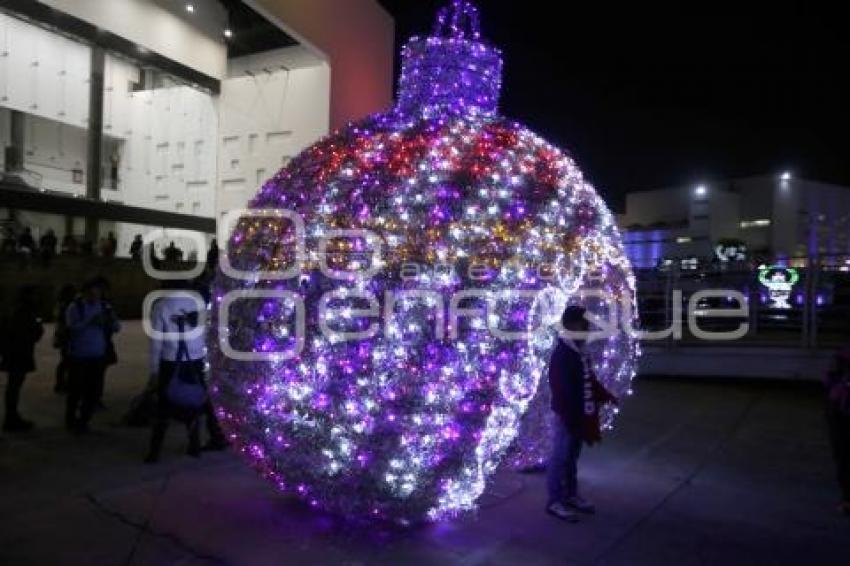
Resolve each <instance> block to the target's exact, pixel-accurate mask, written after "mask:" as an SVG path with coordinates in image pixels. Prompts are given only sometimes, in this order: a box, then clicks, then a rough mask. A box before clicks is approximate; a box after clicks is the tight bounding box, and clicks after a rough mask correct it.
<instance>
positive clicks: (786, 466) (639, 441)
mask: <svg viewBox="0 0 850 566" xmlns="http://www.w3.org/2000/svg"><path fill="white" fill-rule="evenodd" d="M117 346H118V349H119V355H120V356H121V363H120V365H119V366H118V367H115V368H112V369H111V370H110V372H109V375H108V386H107V387H108V390H107V398H106V402H107V405H108V406H109V410H108V411H106V412H103V413H99V414H98V416H97V417H96V420H95V423H94V432H93V433H92V434H91V435H89V436H87V437H81V438H76V437H71V436H70V435H68V433H66V432H65V430H64V429H63V428H62V426H61V425H62V407H63V399H62V398H61V397H59V396H57V395H55V394H54V393H53V392H52V390H51V388H52V375H51V374H52V369H53V364H54V357H53V356H54V354H53V352H52V351H51V350H50V348H49V340H48V339H45V340H43V343H42V344H41V345H40V346H39V356H38V358H39V368H40V369H39V371H38V373H36V374H33V375H31V376H30V378H29V381H28V382H27V384H26V387H25V391H24V401H23V403H22V412H23V414H24V415H25V416H27V417H28V418H31V419H33V420H35V421H36V422H37V424H38V425H39V428H38V429H37V430H36V431H35V432H33V433H31V434H28V435H26V436H10V435H8V434H6V435H4V436H3V437H2V439H0V517H2V519H1V520H0V521H2V523H0V525H2V526H0V564H3V565H4V566H17V565H26V566H31V565H39V564H61V565H76V564H80V565H98V566H100V565H112V564H116V565H117V564H135V565H148V564H151V565H159V564H181V565H195V564H198V565H200V564H234V565H239V564H245V565H252V566H254V565H265V564H269V565H272V564H273V565H289V564H292V565H298V566H308V565H311V566H312V565H337V564H339V565H350V566H354V565H372V564H376V565H379V564H381V565H382V564H386V565H407V564H410V565H418V564H423V565H424V564H427V565H440V566H442V565H455V564H457V565H469V566H473V565H522V566H536V565H548V564H562V565H567V564H610V565H629V566H633V565H642V564H653V565H654V564H659V565H667V564H671V565H676V566H687V565H691V564H693V565H712V564H717V565H734V564H746V565H754V564H766V565H767V564H769V565H778V564H789V565H791V564H795V565H796V564H806V565H815V564H848V563H850V519H845V518H842V517H839V516H837V514H836V513H835V507H836V503H837V501H836V498H837V492H836V487H835V484H834V478H833V468H832V463H831V460H830V458H829V452H828V445H827V441H826V435H825V430H824V425H823V417H822V411H821V400H820V397H819V391H818V389H817V387H814V386H804V385H794V384H768V383H752V382H748V383H736V382H726V383H722V382H706V381H694V380H690V381H684V380H669V379H668V380H649V379H647V380H641V381H640V382H639V383H638V385H637V387H636V390H637V395H636V396H635V397H634V398H633V399H631V400H630V401H629V402H628V404H626V405H625V407H624V409H623V413H622V418H621V420H620V421H619V422H618V426H617V428H616V430H615V431H614V433H613V434H611V435H610V436H608V437H607V438H606V440H605V442H604V443H603V445H602V446H601V447H598V448H594V449H592V450H589V451H588V452H587V453H586V456H585V458H584V460H583V462H582V464H583V465H582V470H581V472H582V474H581V475H582V484H583V486H584V491H585V494H586V495H587V496H588V497H589V498H592V499H593V500H594V501H595V502H596V503H597V506H598V508H599V513H598V515H596V516H593V517H589V518H587V519H586V520H584V521H582V522H581V523H579V524H576V525H569V524H565V523H561V522H559V521H557V520H555V519H552V518H550V517H548V516H547V515H545V514H544V513H543V503H544V489H543V477H542V476H539V475H531V476H528V475H519V474H515V473H513V472H508V471H505V472H502V473H500V474H499V476H498V478H497V479H496V481H495V482H494V483H493V485H492V486H491V488H490V489H489V490H488V492H487V494H486V495H485V496H484V497H483V499H482V501H481V503H482V505H481V509H480V511H478V512H477V513H476V514H473V515H469V516H467V517H464V518H462V519H459V520H456V521H451V522H446V523H442V524H438V525H431V526H426V527H419V528H412V529H400V528H395V527H392V526H387V525H351V524H345V523H343V522H341V521H339V520H338V519H335V518H334V517H331V516H327V515H323V514H317V513H314V512H311V511H309V510H307V509H305V507H304V506H302V505H301V504H300V503H298V502H297V501H294V500H292V499H291V498H289V497H286V496H283V495H280V494H278V493H276V492H275V491H274V490H273V489H272V488H271V487H270V486H269V485H268V484H267V483H266V482H265V481H263V480H262V479H260V478H258V477H257V476H256V475H255V474H254V473H253V472H252V471H251V470H249V469H247V468H246V467H245V466H244V465H243V463H242V462H241V461H240V460H239V459H237V458H236V457H235V456H234V455H233V454H231V453H220V454H213V455H205V456H204V457H203V458H202V459H201V460H197V461H196V460H192V459H190V458H188V457H186V456H184V455H183V450H184V442H185V435H184V434H183V433H182V431H181V430H180V429H179V428H178V427H177V426H175V427H173V428H172V430H171V433H170V436H169V440H168V445H167V449H166V451H165V454H164V457H163V463H162V464H160V465H158V466H153V467H151V466H145V465H143V464H142V463H141V461H142V457H143V456H144V452H145V448H146V444H147V431H146V430H134V429H127V428H123V427H121V426H119V425H118V421H119V419H120V416H121V414H122V413H123V412H124V410H125V409H126V407H127V404H128V403H129V400H130V398H131V397H132V396H133V395H134V394H135V393H137V392H138V391H139V390H140V389H141V388H142V386H143V384H144V382H145V379H146V375H147V367H146V359H147V347H146V343H145V341H144V339H143V337H142V335H141V330H140V327H139V325H137V324H128V325H126V326H125V331H124V332H123V333H122V334H121V335H120V338H119V340H118V343H117Z"/></svg>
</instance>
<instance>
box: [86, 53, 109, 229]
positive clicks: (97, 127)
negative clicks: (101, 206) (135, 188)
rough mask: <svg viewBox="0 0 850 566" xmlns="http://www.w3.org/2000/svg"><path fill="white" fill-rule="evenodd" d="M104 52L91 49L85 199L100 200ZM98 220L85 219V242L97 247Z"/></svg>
mask: <svg viewBox="0 0 850 566" xmlns="http://www.w3.org/2000/svg"><path fill="white" fill-rule="evenodd" d="M105 65H106V57H105V52H104V50H103V48H102V47H98V46H92V48H91V81H90V82H89V131H88V155H87V167H86V173H87V174H86V197H87V198H90V199H95V200H100V186H101V181H102V180H101V178H100V177H101V162H102V161H103V159H102V155H103V87H104V68H105ZM98 236H99V234H98V219H97V218H86V240H88V241H90V242H92V243H93V244H94V245H97V239H98Z"/></svg>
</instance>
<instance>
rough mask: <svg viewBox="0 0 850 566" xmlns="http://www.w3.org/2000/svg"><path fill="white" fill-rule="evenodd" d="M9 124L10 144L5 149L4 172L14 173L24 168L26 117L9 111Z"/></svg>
mask: <svg viewBox="0 0 850 566" xmlns="http://www.w3.org/2000/svg"><path fill="white" fill-rule="evenodd" d="M11 118H12V119H11V121H10V124H9V130H10V132H9V133H10V136H9V139H10V143H9V147H8V148H7V149H6V171H16V170H18V169H23V167H24V123H25V120H26V115H25V114H24V113H23V112H19V111H17V110H12V111H11Z"/></svg>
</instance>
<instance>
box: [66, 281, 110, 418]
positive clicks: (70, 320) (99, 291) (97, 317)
mask: <svg viewBox="0 0 850 566" xmlns="http://www.w3.org/2000/svg"><path fill="white" fill-rule="evenodd" d="M105 290H106V282H105V281H104V280H103V279H101V278H97V279H92V280H89V281H87V282H86V283H85V284H83V286H82V289H81V296H80V297H79V298H77V299H76V300H74V301H73V302H72V303H71V304H70V305H68V308H67V310H66V311H65V323H66V326H67V328H68V334H69V340H68V369H69V372H68V374H69V375H68V398H67V403H66V410H65V425H66V426H67V428H68V430H70V431H72V432H76V433H84V432H87V431H88V427H89V422H90V421H91V417H92V414H93V413H94V410H95V408H96V407H97V404H98V402H99V396H100V395H101V394H102V391H103V380H104V375H105V373H106V368H107V367H108V366H110V365H112V364H114V363H115V362H116V356H115V348H114V346H113V344H112V335H113V334H115V333H116V332H118V331H119V330H120V329H121V323H120V322H119V320H118V317H117V316H116V314H115V312H114V311H113V309H112V305H110V304H109V303H108V302H107V301H106V300H105V298H104V292H105Z"/></svg>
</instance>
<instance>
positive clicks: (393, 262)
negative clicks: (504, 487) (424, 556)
mask: <svg viewBox="0 0 850 566" xmlns="http://www.w3.org/2000/svg"><path fill="white" fill-rule="evenodd" d="M451 8H452V10H448V11H444V12H441V14H440V16H439V18H438V27H437V29H438V32H437V35H435V37H432V38H429V39H426V40H413V41H412V42H411V44H410V45H409V46H408V48H407V49H406V51H405V59H406V60H405V65H404V76H403V78H402V81H401V89H400V95H399V103H398V106H397V107H396V108H395V109H394V110H393V111H391V112H388V113H386V114H380V115H376V116H372V117H370V118H368V119H366V120H364V121H362V122H360V123H357V124H353V125H350V126H349V127H347V128H344V129H343V130H341V131H339V132H336V133H334V134H333V135H331V136H330V137H328V138H326V139H324V140H322V141H320V142H319V143H317V144H316V145H314V146H313V147H311V148H309V149H308V150H306V151H305V152H303V153H302V154H301V155H300V156H299V157H297V158H296V159H295V160H293V161H292V162H291V163H290V165H289V166H287V167H286V168H285V169H283V170H282V171H280V172H279V173H278V174H277V175H276V176H275V177H274V178H273V179H271V180H270V181H268V182H267V183H266V184H265V185H264V186H263V188H262V189H261V191H260V193H259V194H258V196H257V197H256V198H255V199H254V201H253V202H252V203H251V208H252V209H257V210H265V209H281V208H282V209H288V210H292V211H296V212H297V213H299V214H300V215H301V217H302V218H303V219H304V223H305V227H306V246H305V249H306V262H305V265H304V266H303V270H302V275H301V277H296V278H294V279H289V280H270V279H264V278H263V277H261V276H260V275H257V276H256V277H254V278H253V279H252V280H251V281H243V280H239V279H235V278H231V277H228V276H226V275H225V274H220V275H219V277H218V278H217V280H216V284H215V290H214V295H215V305H214V306H218V305H220V304H221V302H222V301H223V300H224V297H226V296H227V295H228V293H231V292H233V291H243V290H265V291H268V290H277V291H292V292H297V293H298V294H299V295H300V296H303V297H304V305H305V311H306V314H305V318H306V324H305V327H306V339H305V342H304V345H303V350H302V351H301V352H300V354H299V355H298V356H297V357H295V358H294V359H290V360H286V359H284V358H283V357H282V356H281V357H278V358H273V359H271V360H270V361H263V362H244V361H238V360H234V359H232V358H231V357H228V356H226V355H224V354H223V352H222V350H221V348H220V341H219V340H226V341H227V342H228V343H229V344H230V345H232V346H233V348H235V349H236V350H239V351H246V352H278V351H286V350H287V349H291V348H293V347H294V344H295V340H294V336H293V330H292V328H293V322H292V321H293V315H294V312H295V310H296V308H297V306H298V305H297V304H296V303H295V301H290V300H285V301H278V300H269V299H257V300H242V301H239V302H235V303H234V304H233V305H232V307H231V309H230V312H229V315H230V316H229V317H228V320H227V321H226V323H225V321H222V320H219V319H218V318H217V315H218V312H217V309H216V308H214V309H213V321H214V322H213V325H212V331H211V332H210V340H211V342H210V351H211V366H212V369H213V371H212V376H213V397H214V401H215V404H216V409H217V413H218V415H219V417H220V418H221V420H222V424H223V426H224V427H225V429H226V430H227V431H228V433H229V435H230V437H231V439H232V440H233V441H234V443H235V445H236V446H238V448H239V450H240V451H241V452H242V453H243V454H244V455H245V456H246V457H247V458H248V459H249V460H250V461H251V462H252V464H253V465H254V466H255V467H256V468H257V469H258V470H259V471H260V472H261V473H262V474H264V475H265V476H267V477H268V478H270V479H271V480H272V481H274V482H275V484H276V485H277V486H278V487H279V488H280V489H281V490H284V491H287V492H291V493H294V494H297V495H299V496H300V497H302V498H303V499H304V500H306V501H307V502H309V503H310V504H311V505H314V506H317V507H321V508H324V509H328V510H331V511H333V512H337V513H340V514H343V515H346V516H352V517H363V516H368V517H378V518H384V519H391V520H397V521H416V520H421V519H438V518H442V517H445V516H450V515H453V514H455V513H458V512H461V511H464V510H468V509H472V508H474V505H475V501H476V499H477V498H478V497H479V496H480V495H481V493H482V492H483V490H484V488H485V485H486V481H487V479H488V477H490V476H491V475H492V473H493V472H494V471H495V470H496V469H497V467H498V466H499V465H500V463H501V462H502V460H503V458H504V457H505V455H506V454H507V452H508V449H509V448H510V446H511V444H512V443H513V442H514V441H515V440H517V437H518V434H520V429H521V428H522V430H523V432H522V434H521V436H520V442H519V446H518V452H517V454H518V456H517V457H518V458H519V459H520V460H523V459H524V460H530V459H535V458H538V457H539V456H538V454H539V452H540V446H541V444H542V442H541V441H542V438H538V437H540V436H541V435H545V431H541V430H540V429H539V427H538V426H537V425H534V424H533V422H534V421H535V419H531V420H530V421H529V423H531V424H526V425H525V426H524V427H523V418H524V416H525V415H526V413H527V412H528V409H529V405H530V404H532V401H533V400H534V399H535V397H536V396H537V395H538V392H543V391H545V389H546V380H545V373H546V366H547V362H548V357H549V353H550V352H551V349H552V347H553V345H554V343H555V340H556V334H555V331H554V330H553V329H552V327H551V326H548V325H541V324H540V323H541V322H543V323H547V324H549V323H551V322H552V321H554V320H557V318H558V315H559V314H560V312H561V309H562V308H563V306H564V303H565V302H566V301H567V300H572V299H574V295H575V293H576V292H577V291H579V290H580V289H586V288H590V287H592V288H596V289H600V290H605V291H607V292H609V293H611V294H612V296H614V297H617V298H625V299H626V300H627V301H631V300H632V299H633V296H634V281H633V277H632V274H631V267H630V265H629V263H628V261H627V259H626V257H625V255H624V253H623V251H622V248H621V245H620V237H619V234H618V232H617V229H616V227H615V224H614V219H613V218H612V216H611V214H610V213H609V211H608V210H607V208H606V207H605V205H604V203H603V202H602V200H601V199H600V198H599V197H598V195H597V194H596V192H595V191H594V189H593V188H592V187H591V186H590V185H589V184H588V183H587V182H585V181H584V179H583V178H582V175H581V173H580V171H579V170H578V168H577V167H576V165H575V164H574V163H573V161H572V159H570V158H569V157H567V156H566V155H564V154H563V153H562V152H560V151H559V150H558V149H557V148H554V147H552V146H551V145H549V144H548V143H546V142H545V141H544V140H542V139H541V138H540V137H538V136H536V135H535V134H533V133H532V132H530V131H528V130H526V129H524V128H523V127H522V126H520V125H518V124H515V123H511V122H508V121H505V120H503V119H502V118H500V117H498V116H497V114H496V103H497V96H498V88H499V81H500V77H501V60H500V59H499V56H498V52H497V51H495V50H494V49H492V48H490V47H488V46H485V45H484V44H482V43H480V39H479V35H478V33H479V32H478V29H477V12H476V11H475V9H474V7H472V6H471V4H469V3H468V2H465V1H461V0H454V2H453V3H452V6H451ZM350 229H367V230H370V231H372V232H374V233H375V234H378V235H379V236H380V237H381V240H382V243H381V245H380V248H381V252H382V253H381V261H380V265H379V266H378V267H380V269H379V270H378V272H377V273H376V274H374V275H372V276H370V277H354V276H352V277H347V278H344V279H342V280H340V279H335V278H332V277H328V276H327V274H325V273H323V272H322V271H321V270H320V269H319V268H318V267H319V265H320V263H321V260H323V259H326V260H327V262H328V263H329V264H330V266H331V267H334V268H335V269H340V270H343V269H348V270H357V269H361V270H362V269H364V268H365V267H366V266H368V265H369V264H370V262H372V261H373V260H372V259H371V257H372V253H371V249H372V248H374V247H375V245H376V244H375V243H374V242H372V243H371V244H369V243H367V242H365V241H363V240H361V239H353V240H352V239H349V240H345V239H342V238H337V239H334V240H333V242H332V243H331V245H330V246H329V247H328V248H327V256H326V258H323V257H321V256H320V255H319V250H320V249H321V246H320V244H319V242H320V240H322V239H323V238H324V237H325V236H327V235H328V234H329V233H330V232H332V231H334V230H350ZM295 238H296V231H295V230H294V228H293V225H292V223H291V222H289V221H285V220H281V219H278V218H272V217H268V218H243V219H242V220H240V221H239V223H238V224H237V226H236V227H235V228H234V231H233V234H232V236H231V238H230V241H229V258H230V262H231V263H232V264H233V266H234V267H235V268H237V269H240V270H245V271H249V272H252V273H258V274H259V273H260V272H265V271H274V270H280V269H286V268H287V267H288V266H291V265H292V264H293V261H295V259H296V255H297V254H296V252H295V251H294V250H295V249H296V246H295V244H296V242H295ZM414 263H415V264H417V265H418V266H419V267H417V268H416V269H413V268H412V264H414ZM473 274H474V275H473ZM471 291H487V292H490V293H492V295H491V296H492V297H495V299H494V300H493V302H492V303H487V301H485V300H482V299H475V298H471V299H470V298H464V297H466V296H467V295H464V293H467V294H470V292H471ZM329 292H336V294H335V295H334V296H333V297H332V298H331V299H330V300H329V301H328V302H329V304H330V305H331V306H332V307H334V308H335V310H333V311H332V312H333V314H332V315H328V316H326V319H325V320H320V319H319V314H320V308H319V305H320V304H321V302H322V300H323V297H324V298H325V300H327V297H328V295H327V293H329ZM531 292H542V293H540V294H538V295H536V297H535V296H534V295H533V294H532V293H531ZM405 293H407V294H405ZM370 296H371V297H374V298H375V299H374V301H375V302H377V303H380V306H381V308H382V310H383V311H384V312H390V313H391V314H392V316H390V317H388V319H387V320H388V322H387V323H386V324H385V323H384V321H383V318H382V317H371V316H364V315H363V314H362V313H358V310H368V309H370V307H372V306H374V305H372V304H371V303H372V301H370V300H369V299H368V297H370ZM453 300H454V301H455V304H456V306H458V307H459V308H460V309H466V310H469V311H475V310H477V311H481V312H479V313H477V314H472V313H467V314H465V315H464V316H463V317H462V318H460V319H459V321H458V322H457V323H456V324H454V323H453V319H452V317H451V316H450V314H449V311H450V306H451V305H452V301H453ZM488 305H489V308H488ZM591 307H592V308H595V309H597V310H598V309H602V308H603V307H601V306H598V305H594V304H591ZM323 324H324V325H326V326H331V327H333V329H334V330H346V331H350V332H354V331H357V332H362V333H364V336H366V337H365V338H363V339H359V340H353V341H340V340H338V339H335V338H334V337H333V336H328V335H326V334H325V333H323V332H322V331H321V327H322V325H323ZM491 327H497V328H499V329H501V330H503V331H511V332H515V333H517V335H522V336H523V339H512V340H506V339H504V337H501V338H500V337H498V336H497V335H496V334H495V333H494V332H493V331H492V328H491ZM538 327H539V328H538ZM636 355H637V345H636V343H635V341H634V340H633V338H632V337H631V336H630V335H629V334H627V333H625V332H619V333H617V334H616V335H613V336H611V337H609V338H607V339H605V340H600V341H597V342H595V343H594V344H593V345H592V358H593V366H594V368H595V370H596V371H597V373H598V376H599V378H600V379H601V380H602V381H603V383H604V384H605V385H606V386H607V387H608V388H609V389H610V390H611V391H612V392H613V393H615V394H617V395H621V396H622V395H625V394H626V392H628V390H629V387H630V382H631V379H632V376H633V374H634V368H635V359H636ZM534 405H535V406H540V405H541V403H540V401H539V400H537V401H534ZM603 417H604V424H605V425H606V426H608V425H610V424H611V422H612V418H613V414H612V413H605V414H604V416H603Z"/></svg>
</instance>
